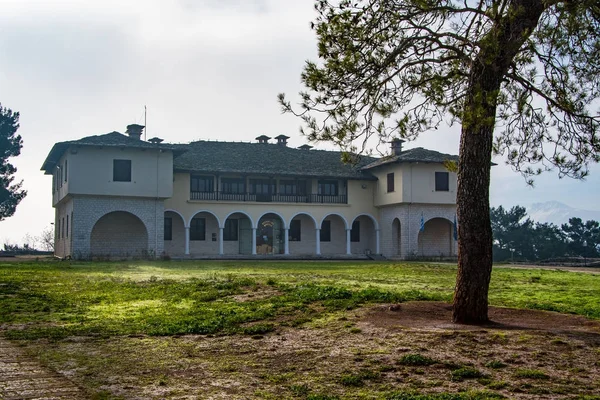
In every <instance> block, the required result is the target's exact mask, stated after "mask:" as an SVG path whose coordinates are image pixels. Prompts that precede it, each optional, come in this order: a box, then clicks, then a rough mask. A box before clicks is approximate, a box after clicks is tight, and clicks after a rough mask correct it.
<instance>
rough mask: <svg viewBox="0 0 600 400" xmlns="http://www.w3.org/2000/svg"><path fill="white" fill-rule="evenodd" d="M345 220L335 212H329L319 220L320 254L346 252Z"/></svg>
mask: <svg viewBox="0 0 600 400" xmlns="http://www.w3.org/2000/svg"><path fill="white" fill-rule="evenodd" d="M347 226H348V224H347V223H346V220H345V219H344V218H342V217H341V216H340V215H337V214H329V215H328V216H326V217H325V218H323V221H322V222H321V232H320V235H319V236H320V239H321V243H320V247H321V254H325V255H331V254H346V227H347Z"/></svg>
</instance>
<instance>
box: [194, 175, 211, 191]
mask: <svg viewBox="0 0 600 400" xmlns="http://www.w3.org/2000/svg"><path fill="white" fill-rule="evenodd" d="M190 190H191V191H192V192H204V193H206V192H214V191H215V189H214V179H213V177H212V176H203V175H192V176H191V177H190Z"/></svg>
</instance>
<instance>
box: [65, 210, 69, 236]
mask: <svg viewBox="0 0 600 400" xmlns="http://www.w3.org/2000/svg"><path fill="white" fill-rule="evenodd" d="M66 236H67V237H69V216H68V215H67V235H66Z"/></svg>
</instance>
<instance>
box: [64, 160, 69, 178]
mask: <svg viewBox="0 0 600 400" xmlns="http://www.w3.org/2000/svg"><path fill="white" fill-rule="evenodd" d="M68 166H69V164H68V163H67V160H65V182H66V181H67V173H68V172H69V169H68V168H67V167H68Z"/></svg>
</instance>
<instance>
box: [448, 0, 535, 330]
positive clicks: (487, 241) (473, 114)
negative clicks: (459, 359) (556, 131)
mask: <svg viewBox="0 0 600 400" xmlns="http://www.w3.org/2000/svg"><path fill="white" fill-rule="evenodd" d="M545 7H546V2H543V1H541V0H515V1H513V2H511V4H510V8H509V10H508V11H507V12H506V14H505V16H504V17H502V18H501V19H500V20H498V21H497V22H496V23H495V25H494V26H493V27H492V28H491V29H490V31H489V32H488V34H487V35H486V37H485V38H484V39H483V40H481V41H480V42H479V43H480V46H481V49H480V52H479V53H478V55H477V57H476V59H475V60H474V61H473V64H472V66H471V73H470V77H469V84H468V89H467V96H466V101H465V104H464V110H463V116H462V132H461V138H460V150H459V151H460V152H459V160H458V190H457V194H456V202H457V204H458V209H457V217H458V273H457V277H456V288H455V290H454V311H453V315H452V320H453V321H454V322H457V323H463V324H479V323H484V322H486V321H488V290H489V286H490V278H491V275H492V228H491V223H490V203H489V197H490V196H489V195H490V168H491V164H492V142H493V133H494V125H495V122H496V106H497V101H498V94H499V93H500V87H501V84H502V79H503V78H504V76H505V74H506V72H507V71H508V69H509V67H510V65H511V63H512V61H513V59H514V57H515V56H516V55H517V54H518V52H519V49H520V48H521V46H522V45H523V43H524V42H525V40H526V39H527V38H528V37H529V36H530V35H531V33H532V32H533V30H534V29H535V27H536V26H537V23H538V21H539V18H540V16H541V14H542V12H543V11H544V8H545Z"/></svg>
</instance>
